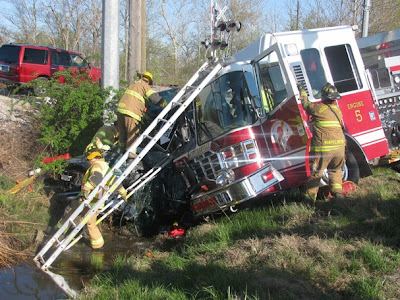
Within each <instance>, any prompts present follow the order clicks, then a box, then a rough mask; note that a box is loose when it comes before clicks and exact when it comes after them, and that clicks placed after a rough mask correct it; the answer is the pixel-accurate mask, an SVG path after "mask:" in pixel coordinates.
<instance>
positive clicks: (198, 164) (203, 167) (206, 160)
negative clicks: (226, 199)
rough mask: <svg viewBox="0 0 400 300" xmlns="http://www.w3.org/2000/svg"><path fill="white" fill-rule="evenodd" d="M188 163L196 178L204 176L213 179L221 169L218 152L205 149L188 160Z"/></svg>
mask: <svg viewBox="0 0 400 300" xmlns="http://www.w3.org/2000/svg"><path fill="white" fill-rule="evenodd" d="M189 165H190V167H191V168H192V169H193V171H194V172H195V174H196V177H197V180H201V179H202V178H204V177H205V178H207V179H210V180H215V179H216V177H217V173H218V172H219V171H220V170H221V162H220V159H219V157H218V154H217V153H215V152H212V151H207V152H205V153H203V154H202V155H199V156H197V157H196V158H194V159H193V160H191V161H190V162H189Z"/></svg>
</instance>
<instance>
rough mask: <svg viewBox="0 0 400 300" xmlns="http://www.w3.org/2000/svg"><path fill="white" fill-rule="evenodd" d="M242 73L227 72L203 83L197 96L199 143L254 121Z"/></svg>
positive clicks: (254, 117) (254, 115)
mask: <svg viewBox="0 0 400 300" xmlns="http://www.w3.org/2000/svg"><path fill="white" fill-rule="evenodd" d="M250 101H251V100H250V93H249V90H248V88H247V86H246V84H245V80H244V75H243V72H241V71H239V72H231V73H227V74H225V75H223V76H221V77H220V78H218V79H217V80H215V81H213V82H212V83H211V84H209V85H208V86H206V87H205V88H204V89H203V90H202V91H201V92H200V94H199V95H198V97H197V99H196V121H197V128H198V130H197V132H198V136H197V139H198V143H199V144H203V143H205V142H208V141H210V140H212V139H214V138H216V137H218V136H221V135H222V134H224V133H226V132H228V131H230V130H233V129H236V128H239V127H242V126H246V125H250V124H253V123H254V122H255V119H256V112H255V110H254V108H253V105H252V104H251V102H250Z"/></svg>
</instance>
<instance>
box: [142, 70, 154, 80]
mask: <svg viewBox="0 0 400 300" xmlns="http://www.w3.org/2000/svg"><path fill="white" fill-rule="evenodd" d="M142 78H143V79H147V80H148V81H149V82H153V74H151V73H150V72H144V73H143V74H142Z"/></svg>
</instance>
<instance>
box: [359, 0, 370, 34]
mask: <svg viewBox="0 0 400 300" xmlns="http://www.w3.org/2000/svg"><path fill="white" fill-rule="evenodd" d="M370 9H371V0H364V12H363V22H362V33H361V37H366V36H368V27H369V10H370Z"/></svg>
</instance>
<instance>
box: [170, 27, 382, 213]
mask: <svg viewBox="0 0 400 300" xmlns="http://www.w3.org/2000/svg"><path fill="white" fill-rule="evenodd" d="M231 59H232V58H231ZM326 82H330V83H332V84H334V85H335V86H336V87H337V89H338V91H339V93H340V94H341V96H342V99H341V100H339V101H337V105H338V106H339V107H340V109H341V111H342V113H343V119H344V128H345V135H346V140H347V151H346V156H347V161H346V166H345V167H344V170H343V179H344V180H350V181H353V182H355V183H357V182H358V179H359V177H363V176H368V175H370V174H371V169H370V167H369V164H368V162H369V161H373V160H374V159H376V158H379V157H382V156H384V155H386V154H387V153H388V152H389V149H388V143H387V139H386V137H385V134H384V131H383V129H382V124H381V120H380V118H379V114H378V111H377V107H376V105H375V102H374V99H373V95H372V92H371V87H370V84H369V82H368V77H367V73H366V72H365V70H364V67H363V61H362V58H361V55H360V52H359V50H358V46H357V43H356V40H355V35H354V31H353V28H352V27H348V26H341V27H332V28H323V29H315V30H304V31H294V32H282V33H274V34H266V35H264V36H262V37H261V38H260V39H259V40H257V41H255V42H254V43H253V44H251V45H249V46H248V47H246V48H244V49H243V50H241V51H240V52H238V53H237V54H235V55H234V56H233V61H232V62H228V60H227V65H226V66H225V67H224V68H223V69H222V70H221V71H220V72H219V74H218V76H217V78H215V80H213V81H212V82H210V84H208V86H206V87H205V88H204V89H203V90H202V91H201V92H200V94H199V95H198V96H197V99H196V101H195V102H194V106H193V108H192V110H191V112H190V113H191V117H189V119H191V122H192V123H193V128H194V139H193V141H192V143H191V144H190V147H189V148H188V150H187V151H186V152H184V154H182V155H180V156H179V157H177V158H176V159H175V160H174V164H175V167H176V168H177V169H178V170H179V173H180V174H181V175H182V177H183V178H184V181H185V182H186V186H187V188H188V190H189V191H190V192H189V193H190V205H191V210H192V211H193V213H194V214H195V215H203V214H208V213H212V212H216V211H218V210H221V209H225V208H228V207H232V206H234V205H236V204H238V203H241V202H243V201H246V200H249V199H252V198H255V197H258V196H262V195H267V194H271V193H276V192H278V191H282V190H287V189H290V188H293V187H298V186H301V185H303V184H304V183H306V181H307V179H308V177H309V176H310V174H311V173H310V164H309V145H310V141H311V137H312V128H311V123H310V122H309V121H310V119H309V116H308V115H307V113H306V112H305V110H304V109H303V107H302V104H301V102H300V100H299V89H298V85H299V84H301V85H302V86H303V87H304V88H305V89H306V91H307V93H308V95H309V99H310V101H320V100H321V95H320V91H321V89H322V87H323V85H324V84H325V83H326ZM324 182H325V183H326V182H327V178H326V177H325V178H324V179H323V182H322V184H323V183H324Z"/></svg>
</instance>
